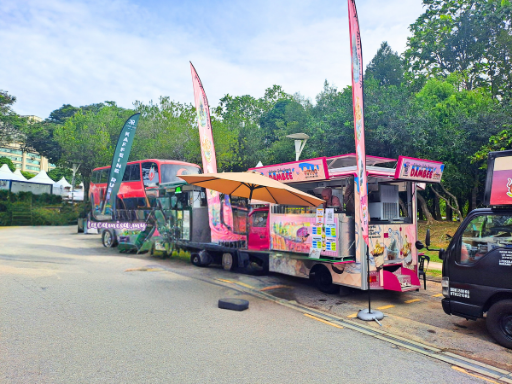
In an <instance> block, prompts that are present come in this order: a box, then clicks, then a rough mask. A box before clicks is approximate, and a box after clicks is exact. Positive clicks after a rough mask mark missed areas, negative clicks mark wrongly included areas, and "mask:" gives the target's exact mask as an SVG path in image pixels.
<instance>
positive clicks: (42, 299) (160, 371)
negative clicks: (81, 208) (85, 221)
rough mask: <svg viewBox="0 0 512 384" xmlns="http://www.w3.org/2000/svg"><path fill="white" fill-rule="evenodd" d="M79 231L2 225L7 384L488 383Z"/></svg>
mask: <svg viewBox="0 0 512 384" xmlns="http://www.w3.org/2000/svg"><path fill="white" fill-rule="evenodd" d="M75 231H76V227H9V228H5V227H4V228H0V244H1V246H0V382H2V383H24V384H25V383H199V382H201V383H264V382H267V383H294V384H297V383H316V382H332V383H370V382H379V383H436V384H437V383H484V382H486V381H484V380H481V379H479V378H476V377H474V376H470V375H467V374H464V373H461V372H459V371H456V370H454V369H452V367H451V366H450V365H448V364H445V363H441V362H439V361H437V360H433V359H430V358H428V357H426V356H424V355H421V354H418V353H415V352H411V351H409V350H404V349H401V348H398V347H396V346H394V345H392V344H389V343H386V342H384V341H380V340H377V339H375V338H372V337H369V336H366V335H363V334H361V333H358V332H355V331H352V330H350V329H347V328H343V329H340V328H336V327H334V326H332V325H329V324H325V323H322V322H319V321H316V320H314V319H311V318H309V317H306V316H304V315H303V314H301V313H299V312H296V311H293V310H291V309H289V308H286V307H283V306H279V305H277V304H274V303H272V302H270V301H266V300H261V299H258V298H255V297H252V296H244V295H241V294H239V293H238V292H237V291H235V290H233V289H229V288H226V287H222V286H218V285H215V284H211V283H207V282H204V281H201V280H198V279H195V278H193V277H190V276H186V275H184V274H183V273H180V272H181V271H179V270H178V269H177V270H176V272H178V273H175V272H174V271H173V267H172V264H171V265H170V267H169V268H165V269H161V268H154V269H152V268H148V265H150V264H151V262H148V260H147V259H144V258H140V257H134V256H127V255H121V254H118V253H116V252H115V250H110V249H109V250H107V249H104V248H102V247H101V245H100V240H99V236H95V235H78V234H76V233H75ZM224 297H241V298H245V299H247V300H249V301H250V308H249V310H247V311H244V312H232V311H227V310H222V309H218V308H217V301H218V299H219V298H224Z"/></svg>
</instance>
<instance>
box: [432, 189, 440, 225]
mask: <svg viewBox="0 0 512 384" xmlns="http://www.w3.org/2000/svg"><path fill="white" fill-rule="evenodd" d="M433 213H434V219H436V220H438V221H439V220H441V219H442V217H441V206H440V205H439V197H438V196H437V195H435V196H434V212H433Z"/></svg>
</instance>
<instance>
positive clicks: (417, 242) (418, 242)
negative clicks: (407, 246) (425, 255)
mask: <svg viewBox="0 0 512 384" xmlns="http://www.w3.org/2000/svg"><path fill="white" fill-rule="evenodd" d="M414 245H415V246H416V249H423V248H425V246H424V245H423V243H422V242H421V241H419V240H418V241H416V243H414Z"/></svg>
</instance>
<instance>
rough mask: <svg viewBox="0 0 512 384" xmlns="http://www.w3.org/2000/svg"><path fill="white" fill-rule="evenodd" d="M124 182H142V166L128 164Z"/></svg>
mask: <svg viewBox="0 0 512 384" xmlns="http://www.w3.org/2000/svg"><path fill="white" fill-rule="evenodd" d="M123 181H140V164H138V163H137V164H128V165H127V166H126V169H125V171H124V176H123Z"/></svg>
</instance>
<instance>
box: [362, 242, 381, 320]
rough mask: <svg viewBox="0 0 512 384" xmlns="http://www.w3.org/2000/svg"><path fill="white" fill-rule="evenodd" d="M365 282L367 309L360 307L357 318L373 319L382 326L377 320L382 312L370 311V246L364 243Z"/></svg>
mask: <svg viewBox="0 0 512 384" xmlns="http://www.w3.org/2000/svg"><path fill="white" fill-rule="evenodd" d="M366 283H367V287H366V289H367V290H368V309H361V310H360V311H359V312H358V313H357V318H358V319H360V320H364V321H371V320H375V321H376V322H377V323H378V324H379V325H380V326H381V327H382V324H381V323H380V322H379V320H382V319H383V318H384V314H383V313H382V312H381V311H376V310H373V311H372V298H371V292H370V248H369V247H368V245H366Z"/></svg>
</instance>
